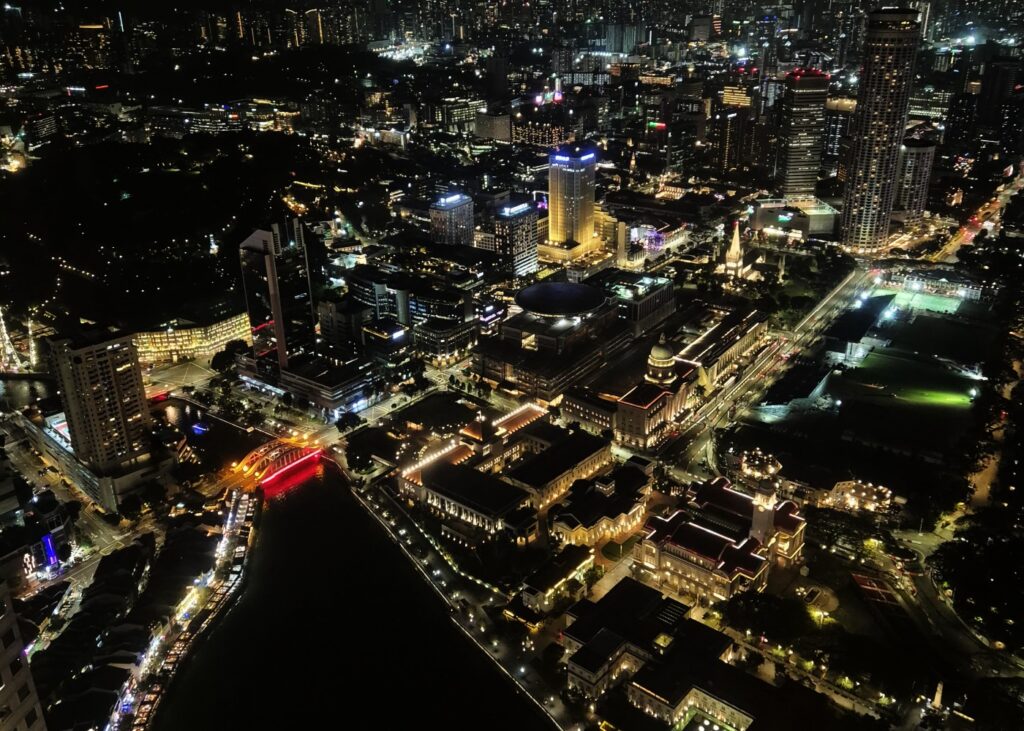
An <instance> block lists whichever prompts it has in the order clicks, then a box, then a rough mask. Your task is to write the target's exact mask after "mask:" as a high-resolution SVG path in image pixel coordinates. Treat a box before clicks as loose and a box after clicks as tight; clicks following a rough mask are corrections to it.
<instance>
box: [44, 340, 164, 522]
mask: <svg viewBox="0 0 1024 731" xmlns="http://www.w3.org/2000/svg"><path fill="white" fill-rule="evenodd" d="M50 348H51V354H52V357H53V373H54V375H56V376H57V383H58V384H59V386H60V396H61V400H62V401H63V402H64V415H65V416H66V417H67V423H68V431H69V432H70V442H71V448H72V449H73V450H74V453H75V457H77V458H78V460H79V461H80V462H82V463H83V464H85V465H87V466H88V467H89V468H90V469H92V470H93V471H94V472H96V473H98V474H101V475H106V474H116V473H118V472H123V471H126V470H129V469H130V468H132V467H134V466H136V465H139V464H141V463H142V462H144V461H145V460H146V459H148V458H149V431H150V416H149V408H148V406H147V404H146V389H145V388H144V387H143V385H142V368H141V367H140V365H139V356H138V353H137V352H136V350H135V345H134V344H133V343H132V339H131V337H130V336H128V335H124V336H121V337H113V338H111V337H110V335H109V333H96V334H89V335H83V336H80V337H76V338H74V339H63V340H57V341H54V342H52V343H51V344H50ZM105 507H106V506H105ZM114 507H115V509H116V505H114Z"/></svg>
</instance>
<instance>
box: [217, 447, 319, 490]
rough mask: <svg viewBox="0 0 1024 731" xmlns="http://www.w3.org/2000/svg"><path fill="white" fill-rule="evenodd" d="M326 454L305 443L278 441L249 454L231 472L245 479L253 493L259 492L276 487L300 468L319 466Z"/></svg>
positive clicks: (233, 466)
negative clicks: (260, 488) (270, 484)
mask: <svg viewBox="0 0 1024 731" xmlns="http://www.w3.org/2000/svg"><path fill="white" fill-rule="evenodd" d="M322 452H323V450H322V449H321V448H320V447H318V446H316V445H311V444H307V443H306V442H305V441H301V442H300V441H294V440H285V439H275V440H274V441H272V442H267V443H266V444H263V445H260V446H259V447H257V448H256V449H254V450H252V451H251V452H249V454H247V455H245V459H243V460H242V461H241V462H237V463H235V464H233V465H232V466H231V469H232V471H233V472H235V473H236V474H238V475H239V476H242V477H243V480H244V483H245V485H246V486H247V487H248V488H249V489H255V488H256V486H265V485H268V484H269V483H273V482H274V481H275V480H277V479H279V478H281V477H283V476H284V475H286V474H288V473H290V472H292V471H293V470H295V469H296V468H298V467H299V466H300V465H304V464H305V465H309V464H313V463H315V462H316V461H317V460H319V459H320V454H321V453H322Z"/></svg>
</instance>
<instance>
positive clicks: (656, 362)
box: [644, 333, 678, 386]
mask: <svg viewBox="0 0 1024 731" xmlns="http://www.w3.org/2000/svg"><path fill="white" fill-rule="evenodd" d="M677 377H678V376H677V374H676V353H675V351H674V350H673V349H672V346H671V345H670V344H669V342H668V338H666V337H665V333H662V334H661V337H659V338H658V342H656V343H655V344H654V346H653V347H652V348H651V353H650V355H648V356H647V374H646V375H645V376H644V380H646V381H647V382H648V383H656V384H658V385H660V386H668V385H669V384H671V383H674V382H675V380H676V378H677Z"/></svg>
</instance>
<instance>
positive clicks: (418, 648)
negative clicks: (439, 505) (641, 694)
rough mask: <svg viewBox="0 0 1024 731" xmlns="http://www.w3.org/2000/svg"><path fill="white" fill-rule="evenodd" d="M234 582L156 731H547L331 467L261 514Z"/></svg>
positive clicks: (300, 479)
mask: <svg viewBox="0 0 1024 731" xmlns="http://www.w3.org/2000/svg"><path fill="white" fill-rule="evenodd" d="M248 571H249V573H248V576H249V581H248V584H247V586H246V589H245V592H244V593H243V594H242V596H241V597H240V599H239V600H238V602H237V604H236V605H235V607H233V608H232V609H231V610H230V611H229V612H228V613H227V614H226V615H225V616H224V617H223V618H222V619H221V620H220V621H219V623H218V624H217V625H216V626H215V628H214V630H213V631H212V632H211V633H210V635H209V636H208V637H207V638H206V639H205V641H204V642H203V643H202V644H201V645H200V647H199V649H198V650H197V651H196V652H195V654H194V656H193V657H192V658H191V659H190V660H189V662H188V664H187V665H186V667H185V669H184V670H183V671H182V673H181V674H180V675H179V676H178V678H177V679H176V681H175V682H174V684H173V685H172V688H171V691H170V693H169V695H168V697H167V699H166V701H165V702H164V704H163V705H162V707H161V709H160V712H159V715H158V717H157V722H156V729H157V731H177V730H178V729H188V730H189V731H200V730H202V729H217V730H218V731H224V729H246V730H247V731H248V730H251V729H327V728H331V729H334V728H339V729H340V728H344V729H360V730H361V729H401V728H421V729H422V728H428V729H434V728H445V729H477V728H487V729H517V730H518V731H522V730H523V729H546V728H550V726H549V725H548V724H547V723H545V721H544V719H543V718H542V717H541V715H540V713H539V711H537V709H536V708H535V707H534V706H533V705H532V703H531V702H530V701H528V700H526V699H525V698H523V697H522V696H520V695H518V693H517V692H516V691H515V689H514V687H513V685H512V684H511V682H510V681H509V680H508V679H506V678H504V677H503V676H502V675H501V674H500V673H499V671H498V670H497V668H496V667H495V666H494V665H493V664H491V662H490V661H489V660H487V659H486V658H484V657H483V655H482V654H481V653H480V651H479V650H478V649H477V648H475V647H474V646H473V645H471V644H470V643H469V641H468V640H467V639H466V638H465V637H464V636H463V635H462V634H461V632H460V631H459V630H457V629H456V628H455V627H454V626H453V624H452V623H451V621H450V619H449V615H448V610H447V608H446V607H445V606H444V605H443V604H442V602H441V600H440V598H439V597H437V596H436V595H435V594H434V593H433V591H432V590H431V589H429V588H428V587H427V585H426V584H425V583H424V582H423V580H422V579H421V578H420V576H419V574H417V573H416V572H415V569H414V568H413V567H412V566H411V565H410V564H409V562H408V559H406V558H405V556H404V555H403V554H402V553H401V552H400V551H399V549H398V548H397V547H396V546H395V545H394V544H393V543H392V542H391V540H390V539H389V538H387V536H386V535H385V533H384V531H383V530H382V529H381V527H380V526H379V525H377V524H376V523H375V522H373V519H372V518H370V517H369V516H368V515H367V514H366V513H365V512H363V510H362V508H361V507H360V506H359V505H358V504H357V503H356V501H355V498H354V497H353V496H352V494H351V493H350V492H349V490H348V488H347V487H346V485H345V484H344V481H343V478H342V477H341V476H340V475H339V474H338V473H337V472H336V471H335V470H334V468H333V467H331V468H327V467H325V466H322V465H317V466H314V467H313V468H311V469H310V470H309V471H308V472H307V473H306V474H304V475H296V479H295V480H294V484H293V486H289V489H286V490H284V491H282V492H280V493H279V494H278V495H277V496H276V497H274V498H272V499H271V500H270V501H269V502H268V506H267V510H266V512H265V513H264V516H263V522H262V524H261V526H260V529H259V532H258V541H257V545H256V549H255V551H254V554H253V557H252V562H251V564H250V566H249V569H248Z"/></svg>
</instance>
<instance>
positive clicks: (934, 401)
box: [828, 349, 977, 450]
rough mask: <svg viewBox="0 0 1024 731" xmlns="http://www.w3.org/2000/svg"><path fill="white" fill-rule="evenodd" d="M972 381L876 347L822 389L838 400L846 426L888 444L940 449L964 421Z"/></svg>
mask: <svg viewBox="0 0 1024 731" xmlns="http://www.w3.org/2000/svg"><path fill="white" fill-rule="evenodd" d="M976 385H977V384H976V382H974V381H972V380H971V379H969V378H966V377H963V376H960V375H957V374H955V373H953V372H951V371H949V370H948V369H946V368H945V367H944V366H943V365H942V364H941V363H939V362H937V361H935V360H934V359H933V358H931V357H928V356H923V355H915V354H914V353H912V352H906V351H897V350H891V349H881V350H876V351H874V352H872V353H870V354H869V355H868V356H867V358H865V359H864V362H863V363H862V365H861V366H860V367H859V368H853V369H849V370H846V371H845V372H844V373H842V375H833V376H832V377H831V378H830V381H829V385H828V393H829V395H830V396H832V397H833V398H836V399H839V400H841V401H842V408H841V414H842V417H843V420H844V421H845V422H846V426H847V428H849V429H852V430H853V431H855V432H858V433H867V432H870V433H871V434H873V435H874V436H875V437H877V438H879V439H882V440H884V441H887V442H891V443H893V445H894V446H903V447H907V448H917V447H922V446H927V447H930V448H934V449H937V450H941V449H942V448H943V446H944V445H947V444H950V443H952V442H954V441H955V440H956V438H957V435H958V434H959V433H960V431H961V430H962V429H963V428H964V427H966V426H967V423H968V419H969V418H970V407H971V392H972V389H973V388H975V387H976Z"/></svg>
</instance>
